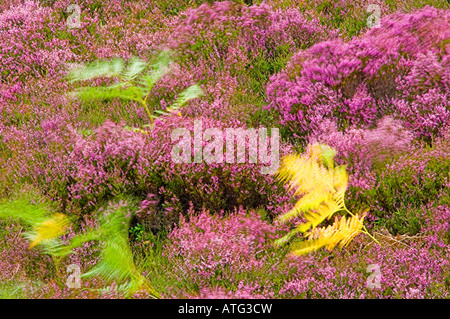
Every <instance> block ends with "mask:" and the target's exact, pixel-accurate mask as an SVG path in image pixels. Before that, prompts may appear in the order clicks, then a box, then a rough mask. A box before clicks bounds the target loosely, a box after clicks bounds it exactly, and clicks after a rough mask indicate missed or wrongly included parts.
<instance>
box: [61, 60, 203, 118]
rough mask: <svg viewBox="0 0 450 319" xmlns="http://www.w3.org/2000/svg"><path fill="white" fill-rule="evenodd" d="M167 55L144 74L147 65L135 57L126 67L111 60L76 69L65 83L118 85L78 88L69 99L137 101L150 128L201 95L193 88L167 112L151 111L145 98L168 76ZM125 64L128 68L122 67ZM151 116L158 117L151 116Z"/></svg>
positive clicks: (182, 93)
mask: <svg viewBox="0 0 450 319" xmlns="http://www.w3.org/2000/svg"><path fill="white" fill-rule="evenodd" d="M170 55H171V51H163V52H161V53H160V54H159V55H158V57H157V59H156V61H155V63H153V65H151V67H150V68H151V71H150V72H147V73H143V72H144V70H145V69H147V67H148V63H147V62H145V61H143V60H141V59H139V58H137V57H134V58H132V59H131V60H130V61H128V63H125V62H124V61H123V60H122V59H114V60H111V61H96V62H93V63H90V64H88V65H86V66H79V67H76V68H74V69H72V70H71V71H70V73H69V75H68V79H69V80H70V82H72V83H73V82H79V81H87V80H92V79H94V78H98V77H110V78H116V79H117V80H118V82H116V83H113V84H112V85H109V86H100V87H98V86H88V87H81V88H78V89H77V90H75V91H73V92H71V93H69V95H71V96H76V97H78V98H80V99H82V100H84V101H90V100H95V99H112V98H121V99H124V100H129V101H136V102H138V103H140V104H141V105H142V106H143V107H144V109H145V111H146V112H147V115H148V117H149V119H150V123H151V125H153V121H154V119H155V118H157V117H160V116H162V115H169V114H170V113H172V112H175V111H177V110H178V109H179V108H180V107H181V106H182V105H184V104H185V103H186V102H187V101H189V100H191V99H195V98H198V97H201V96H202V95H203V91H202V90H201V88H200V86H198V85H192V86H190V87H188V88H187V89H186V90H184V91H183V92H181V93H180V94H179V96H178V98H177V99H176V100H175V102H174V103H173V104H172V105H171V106H169V107H168V108H167V109H166V110H155V111H154V112H151V111H150V109H149V105H148V102H147V98H148V96H149V94H150V91H151V90H152V88H153V86H154V85H155V83H156V82H157V81H158V80H159V79H160V78H161V77H162V76H163V75H164V74H166V73H167V71H168V69H169V64H170ZM126 64H127V66H126V67H125V65H126ZM153 113H157V114H159V115H154V114H153Z"/></svg>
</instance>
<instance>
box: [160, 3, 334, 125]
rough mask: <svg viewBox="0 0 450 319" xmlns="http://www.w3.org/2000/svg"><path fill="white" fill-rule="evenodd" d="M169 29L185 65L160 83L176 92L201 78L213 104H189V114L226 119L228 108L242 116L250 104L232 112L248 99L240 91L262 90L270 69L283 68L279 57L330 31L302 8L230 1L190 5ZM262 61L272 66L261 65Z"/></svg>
mask: <svg viewBox="0 0 450 319" xmlns="http://www.w3.org/2000/svg"><path fill="white" fill-rule="evenodd" d="M170 28H172V29H173V30H174V31H173V33H172V34H171V36H170V37H169V39H168V41H167V44H166V45H167V46H168V47H169V48H172V49H174V50H175V51H176V54H177V56H178V58H177V61H178V62H179V63H180V67H179V68H175V69H174V70H173V73H172V74H171V75H170V76H168V77H167V78H166V80H165V81H164V80H163V81H162V83H160V84H159V85H158V87H160V88H161V87H163V88H164V90H163V92H166V91H167V90H173V92H174V93H175V92H177V91H179V89H180V88H182V87H186V86H188V85H191V84H192V83H196V82H199V81H200V82H201V83H202V84H204V86H203V89H204V91H205V93H206V95H207V97H209V99H208V102H207V103H208V105H205V104H204V103H203V104H200V105H198V104H197V103H196V104H190V108H188V109H187V110H186V111H185V112H186V114H193V115H199V114H202V115H204V116H214V117H215V118H222V119H223V118H224V117H227V118H229V117H230V114H229V113H231V118H233V116H236V115H239V113H240V117H241V118H242V115H243V114H242V113H243V111H245V110H246V109H247V108H246V107H241V108H240V111H235V114H233V109H232V108H233V107H236V106H235V105H234V104H236V103H245V102H241V101H239V102H238V101H236V94H238V95H240V96H243V95H246V94H252V90H253V91H254V92H253V94H259V93H260V92H257V91H255V85H256V86H260V85H264V83H265V81H266V80H267V79H266V77H268V75H267V74H266V73H270V74H272V73H273V72H274V71H275V70H276V69H277V68H278V67H279V66H277V63H278V62H276V59H284V58H285V57H286V56H287V55H289V54H290V52H294V51H295V50H296V49H299V48H305V47H309V46H310V45H312V44H313V43H316V42H317V41H320V40H322V39H324V38H325V35H326V32H325V31H324V30H323V29H322V28H321V27H320V26H319V24H318V22H317V21H315V20H313V21H309V20H308V19H307V18H306V17H305V16H303V15H302V13H301V12H300V11H299V10H296V9H289V10H281V9H279V10H273V9H272V8H271V7H270V6H268V5H266V4H261V5H253V6H250V7H248V6H246V5H244V4H236V3H233V2H229V1H224V2H214V3H213V4H207V3H204V4H202V5H201V6H199V7H198V8H189V9H187V10H186V11H185V12H184V13H182V14H181V15H179V16H177V17H175V18H174V19H173V21H171V24H170ZM261 63H264V64H265V68H267V70H263V69H261V68H260V66H259V65H260V64H261ZM258 72H259V73H258ZM252 83H253V84H252ZM249 84H250V85H253V86H254V87H253V88H249ZM218 87H219V88H220V89H219V90H218ZM233 96H235V97H234V98H232V97H233ZM157 97H158V98H159V96H158V95H157ZM230 98H232V99H231V100H230ZM252 107H254V106H252ZM224 109H225V110H224ZM205 112H206V113H205ZM227 112H229V113H227ZM235 118H237V116H236V117H235Z"/></svg>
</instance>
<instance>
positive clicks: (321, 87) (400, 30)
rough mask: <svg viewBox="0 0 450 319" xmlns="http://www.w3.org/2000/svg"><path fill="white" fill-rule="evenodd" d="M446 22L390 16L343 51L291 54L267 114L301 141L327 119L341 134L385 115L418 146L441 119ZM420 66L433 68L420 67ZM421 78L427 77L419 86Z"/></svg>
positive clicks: (439, 13)
mask: <svg viewBox="0 0 450 319" xmlns="http://www.w3.org/2000/svg"><path fill="white" fill-rule="evenodd" d="M448 15H449V12H448V10H438V9H436V8H433V7H426V8H424V9H422V10H416V11H414V12H413V13H410V14H401V13H396V14H392V15H389V16H387V17H385V18H384V19H382V24H381V28H373V29H371V30H370V31H368V32H367V33H366V34H364V35H363V36H361V37H360V38H355V39H353V40H351V41H350V42H348V43H346V42H343V41H342V40H340V39H337V40H331V41H324V42H321V43H318V44H316V45H314V46H312V47H311V48H309V49H307V50H305V51H300V52H298V53H296V54H295V55H294V56H293V57H292V59H291V61H290V62H289V64H288V66H287V67H286V69H285V70H283V71H282V72H281V73H279V74H277V75H275V76H273V77H272V78H271V82H270V83H269V84H268V86H267V95H268V98H269V100H270V104H269V105H268V108H269V109H273V110H274V111H275V112H277V113H278V114H279V117H280V123H281V124H282V125H284V126H287V127H288V128H289V129H290V131H291V135H292V136H294V137H300V138H301V139H302V140H303V141H304V140H305V139H307V136H308V135H309V134H311V133H314V132H315V131H316V130H317V129H318V125H319V124H320V122H322V121H323V120H324V119H327V118H329V119H333V120H336V121H337V122H338V126H339V129H341V130H343V129H345V128H347V127H348V126H350V125H358V126H361V127H372V126H374V124H375V123H376V120H377V119H379V118H380V117H381V116H382V115H392V116H393V117H394V118H396V119H400V120H402V121H404V122H405V123H407V124H405V125H407V126H408V128H411V129H413V131H414V136H415V137H416V138H425V139H426V138H427V137H429V135H430V133H426V132H429V131H430V130H431V133H438V132H440V130H441V128H442V126H443V124H444V123H445V121H446V120H447V119H448V114H449V110H448V101H447V99H445V98H444V97H445V96H446V91H448V85H449V84H448V82H447V79H448V67H447V65H448V57H447V56H448V44H445V42H444V41H445V39H446V38H448V37H449V31H448V30H450V28H449V27H450V25H449V18H448ZM435 29H436V30H437V31H436V32H434V31H433V32H432V31H431V30H435ZM424 57H427V58H424ZM424 59H432V60H433V62H434V63H433V64H431V65H429V63H427V65H426V66H425V65H424V64H425V63H424V61H423V60H424ZM411 64H413V65H414V67H413V68H410V66H411ZM424 68H425V69H424ZM419 70H420V71H419ZM424 74H433V77H432V78H431V79H430V80H428V81H424V80H423V75H424ZM405 86H407V87H408V89H405ZM418 92H420V94H419V93H418ZM420 103H424V104H425V105H424V106H421V105H420ZM408 108H411V110H408ZM425 109H426V113H425V112H423V111H424V110H425ZM417 114H420V116H419V117H417Z"/></svg>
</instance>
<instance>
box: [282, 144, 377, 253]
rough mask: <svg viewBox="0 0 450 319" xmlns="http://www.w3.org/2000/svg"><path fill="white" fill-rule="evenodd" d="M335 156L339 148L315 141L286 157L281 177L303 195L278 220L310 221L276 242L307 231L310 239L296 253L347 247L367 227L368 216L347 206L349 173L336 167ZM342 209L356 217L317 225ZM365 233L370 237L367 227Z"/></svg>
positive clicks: (286, 240)
mask: <svg viewBox="0 0 450 319" xmlns="http://www.w3.org/2000/svg"><path fill="white" fill-rule="evenodd" d="M334 156H335V151H334V150H333V149H332V148H330V147H329V146H327V145H324V144H317V143H315V144H311V145H309V146H308V148H307V150H306V152H305V153H304V154H302V155H289V156H286V157H284V158H283V160H282V164H281V166H280V169H279V170H278V177H279V178H280V179H281V180H282V181H284V182H286V183H288V184H289V189H290V190H291V191H292V190H293V191H294V192H293V193H294V195H299V196H301V198H300V199H299V200H298V201H297V203H296V204H295V206H294V207H293V208H292V209H291V210H290V211H288V212H287V213H284V214H283V215H281V216H279V217H278V219H279V220H280V221H281V222H283V223H285V222H288V221H291V220H292V219H294V218H298V217H303V218H304V219H306V222H305V223H301V224H299V225H297V226H296V227H295V228H294V229H293V230H291V231H290V232H289V233H288V234H286V235H285V236H283V237H281V238H279V239H277V240H276V241H275V244H276V245H283V244H286V243H287V242H289V241H290V240H291V239H292V238H293V237H294V236H295V235H296V234H298V233H304V235H305V237H306V238H309V240H306V241H302V242H300V244H297V247H296V248H295V250H294V254H300V255H301V254H306V253H309V252H311V251H314V250H317V249H319V248H321V247H323V246H326V248H327V249H329V250H332V249H333V248H334V247H335V246H336V245H338V244H339V247H341V248H342V247H344V246H346V245H347V244H348V243H349V242H350V241H351V240H352V239H353V238H354V237H355V236H356V235H357V234H358V233H359V232H361V229H362V228H364V229H365V227H364V225H363V220H364V216H365V215H364V214H363V216H362V217H361V218H359V217H358V215H356V216H355V215H353V214H352V213H351V212H349V211H348V210H347V208H346V206H345V192H346V190H347V187H348V174H347V171H346V169H345V166H344V165H341V166H337V167H335V166H334V161H333V158H334ZM339 211H346V212H347V213H349V214H350V215H351V216H352V217H351V218H349V219H346V218H345V217H343V218H341V219H340V220H339V221H335V222H334V224H333V225H332V226H328V227H327V228H316V227H317V226H318V225H319V224H320V223H322V222H323V221H324V220H326V219H330V218H331V217H332V216H333V215H334V214H335V213H337V212H339ZM311 228H312V229H311ZM310 229H311V230H310ZM308 230H309V231H308ZM364 233H367V234H368V235H369V236H370V234H369V233H368V232H367V230H365V231H364ZM372 238H373V237H372ZM375 241H376V240H375Z"/></svg>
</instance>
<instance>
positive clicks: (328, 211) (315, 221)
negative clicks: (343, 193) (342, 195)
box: [304, 193, 343, 227]
mask: <svg viewBox="0 0 450 319" xmlns="http://www.w3.org/2000/svg"><path fill="white" fill-rule="evenodd" d="M326 195H327V196H326V197H325V199H324V200H323V201H322V202H321V204H320V205H319V206H318V207H317V209H316V210H314V211H307V212H305V214H304V216H305V218H306V219H307V220H308V221H309V222H310V223H311V225H312V227H316V226H317V225H319V224H320V223H321V222H323V221H324V220H325V219H330V218H331V216H333V215H334V213H336V212H338V211H340V210H341V209H342V208H343V204H342V203H339V202H337V201H335V200H333V198H332V194H329V193H328V194H326Z"/></svg>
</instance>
